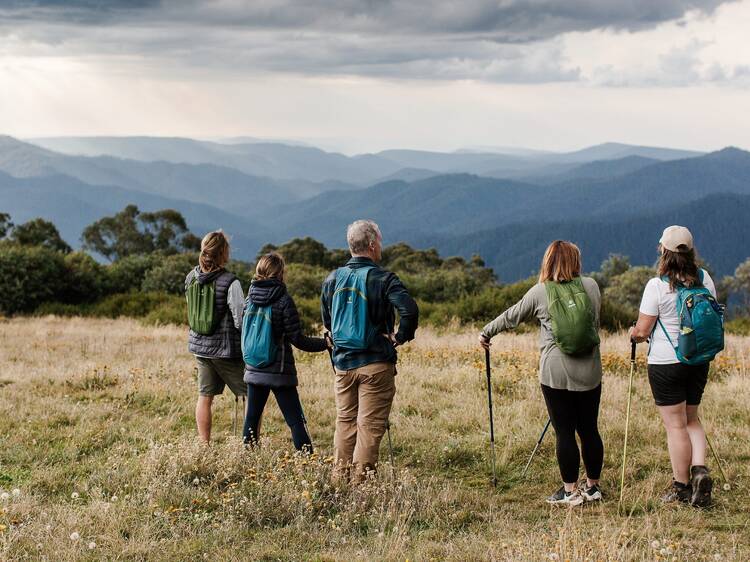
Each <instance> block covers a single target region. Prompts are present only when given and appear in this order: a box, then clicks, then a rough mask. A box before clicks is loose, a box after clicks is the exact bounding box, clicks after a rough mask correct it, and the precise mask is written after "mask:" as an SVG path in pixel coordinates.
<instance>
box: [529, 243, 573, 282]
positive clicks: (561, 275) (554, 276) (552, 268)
mask: <svg viewBox="0 0 750 562" xmlns="http://www.w3.org/2000/svg"><path fill="white" fill-rule="evenodd" d="M580 275H581V250H579V249H578V246H576V245H575V244H573V243H572V242H567V241H565V240H555V241H554V242H552V244H550V245H549V246H547V251H546V252H544V257H543V258H542V269H541V270H540V271H539V282H540V283H544V282H545V281H555V282H556V283H561V282H563V281H570V280H572V279H574V278H576V277H579V276H580Z"/></svg>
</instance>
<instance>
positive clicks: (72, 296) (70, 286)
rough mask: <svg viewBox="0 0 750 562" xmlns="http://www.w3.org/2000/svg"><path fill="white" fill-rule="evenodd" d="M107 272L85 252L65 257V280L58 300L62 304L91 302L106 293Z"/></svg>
mask: <svg viewBox="0 0 750 562" xmlns="http://www.w3.org/2000/svg"><path fill="white" fill-rule="evenodd" d="M107 285H108V276H107V270H106V269H105V268H104V267H103V266H102V265H101V264H100V263H98V262H97V261H96V260H95V259H94V258H92V257H91V256H90V255H88V254H87V253H85V252H73V253H72V254H68V255H66V256H65V278H64V279H63V283H62V284H61V286H60V291H59V293H58V298H59V300H60V301H61V302H63V303H69V304H78V303H82V302H93V301H95V300H97V299H99V298H100V297H102V296H103V295H104V294H105V293H106V292H107Z"/></svg>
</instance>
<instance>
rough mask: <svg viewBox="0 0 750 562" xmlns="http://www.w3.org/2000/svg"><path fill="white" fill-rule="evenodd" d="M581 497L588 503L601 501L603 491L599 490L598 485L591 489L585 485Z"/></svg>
mask: <svg viewBox="0 0 750 562" xmlns="http://www.w3.org/2000/svg"><path fill="white" fill-rule="evenodd" d="M581 496H583V499H584V500H586V501H587V502H596V501H601V499H602V491H601V490H600V489H599V485H598V484H594V485H593V486H591V488H588V487H586V483H584V484H583V488H582V489H581Z"/></svg>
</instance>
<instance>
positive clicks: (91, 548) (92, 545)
mask: <svg viewBox="0 0 750 562" xmlns="http://www.w3.org/2000/svg"><path fill="white" fill-rule="evenodd" d="M95 548H96V543H95V542H94V541H91V542H90V543H89V550H94V549H95Z"/></svg>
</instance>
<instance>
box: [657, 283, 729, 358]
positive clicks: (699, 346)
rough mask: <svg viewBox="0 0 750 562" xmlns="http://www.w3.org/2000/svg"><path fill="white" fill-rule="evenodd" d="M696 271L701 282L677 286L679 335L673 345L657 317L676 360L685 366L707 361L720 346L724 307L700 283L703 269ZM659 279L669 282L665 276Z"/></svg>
mask: <svg viewBox="0 0 750 562" xmlns="http://www.w3.org/2000/svg"><path fill="white" fill-rule="evenodd" d="M698 274H699V276H700V282H701V284H700V285H699V286H694V287H685V286H683V285H678V286H677V314H678V315H679V317H680V334H679V336H678V338H677V345H676V346H675V345H674V342H672V339H671V338H670V337H669V334H668V333H667V330H666V328H665V327H664V324H662V322H661V320H658V322H659V326H661V329H662V331H663V332H664V335H665V336H666V337H667V341H669V344H670V345H671V346H672V347H674V351H675V353H676V354H677V359H678V360H679V361H680V363H685V364H686V365H699V364H701V363H706V362H708V361H711V360H712V359H713V358H714V357H715V356H716V354H717V353H719V352H720V351H721V350H722V349H724V308H723V307H722V306H721V305H720V304H719V303H718V302H717V300H716V299H715V298H714V296H713V295H712V294H711V292H710V291H709V290H708V289H706V288H705V287H704V286H703V270H702V269H700V270H698ZM661 279H662V281H665V282H667V283H669V278H668V277H662V278H661Z"/></svg>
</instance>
